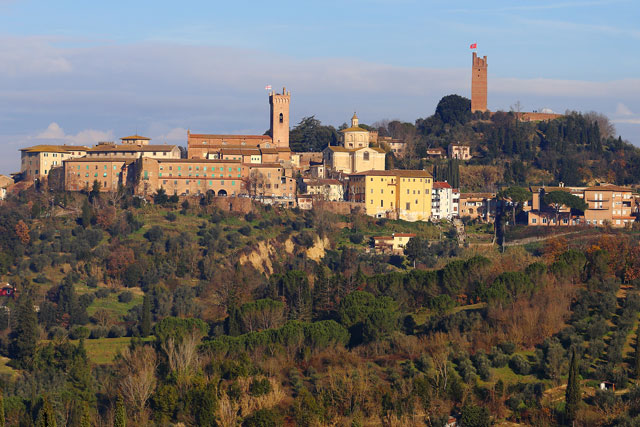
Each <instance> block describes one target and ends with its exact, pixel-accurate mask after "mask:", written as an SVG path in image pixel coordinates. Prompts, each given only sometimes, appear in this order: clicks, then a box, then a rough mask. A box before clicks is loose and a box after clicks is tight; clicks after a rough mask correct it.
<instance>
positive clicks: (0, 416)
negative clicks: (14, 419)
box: [0, 389, 4, 427]
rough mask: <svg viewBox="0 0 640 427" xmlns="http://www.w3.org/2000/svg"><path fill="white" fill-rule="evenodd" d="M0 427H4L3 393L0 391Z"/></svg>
mask: <svg viewBox="0 0 640 427" xmlns="http://www.w3.org/2000/svg"><path fill="white" fill-rule="evenodd" d="M0 427H4V391H3V390H2V389H0Z"/></svg>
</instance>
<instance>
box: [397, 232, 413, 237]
mask: <svg viewBox="0 0 640 427" xmlns="http://www.w3.org/2000/svg"><path fill="white" fill-rule="evenodd" d="M393 237H416V235H415V233H393Z"/></svg>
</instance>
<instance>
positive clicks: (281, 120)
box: [280, 113, 284, 123]
mask: <svg viewBox="0 0 640 427" xmlns="http://www.w3.org/2000/svg"><path fill="white" fill-rule="evenodd" d="M280 123H284V116H283V115H282V113H280Z"/></svg>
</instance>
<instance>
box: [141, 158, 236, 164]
mask: <svg viewBox="0 0 640 427" xmlns="http://www.w3.org/2000/svg"><path fill="white" fill-rule="evenodd" d="M148 160H155V161H157V162H158V163H193V164H196V163H242V160H239V159H237V160H232V159H227V160H220V159H148Z"/></svg>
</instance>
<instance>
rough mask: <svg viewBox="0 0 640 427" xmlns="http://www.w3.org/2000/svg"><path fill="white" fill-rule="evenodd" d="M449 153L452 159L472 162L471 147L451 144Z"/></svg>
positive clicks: (448, 149) (448, 148)
mask: <svg viewBox="0 0 640 427" xmlns="http://www.w3.org/2000/svg"><path fill="white" fill-rule="evenodd" d="M447 153H448V154H449V158H450V159H459V160H465V161H466V160H471V157H472V156H471V147H469V146H468V145H462V144H453V143H451V144H449V146H448V147H447Z"/></svg>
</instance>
